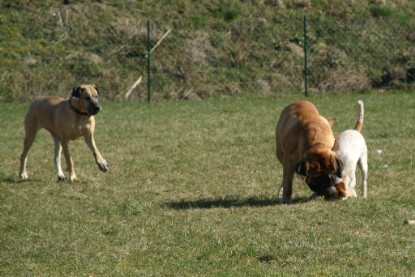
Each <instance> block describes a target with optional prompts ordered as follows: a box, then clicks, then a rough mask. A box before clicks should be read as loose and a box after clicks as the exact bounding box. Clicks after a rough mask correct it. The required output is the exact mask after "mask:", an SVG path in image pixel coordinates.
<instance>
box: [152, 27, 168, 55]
mask: <svg viewBox="0 0 415 277" xmlns="http://www.w3.org/2000/svg"><path fill="white" fill-rule="evenodd" d="M170 32H171V30H170V29H169V30H167V32H166V33H165V34H164V35H163V36H162V37H161V39H160V40H159V41H158V42H157V43H156V45H154V47H153V48H151V50H150V53H153V51H154V49H156V48H157V47H158V46H159V45H160V43H161V42H162V41H163V39H165V38H166V37H167V36H168V35H169V34H170Z"/></svg>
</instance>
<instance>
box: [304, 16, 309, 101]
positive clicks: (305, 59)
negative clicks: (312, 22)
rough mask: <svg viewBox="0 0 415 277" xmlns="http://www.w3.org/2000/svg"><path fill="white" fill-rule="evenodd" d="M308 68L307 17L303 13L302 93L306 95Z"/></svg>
mask: <svg viewBox="0 0 415 277" xmlns="http://www.w3.org/2000/svg"><path fill="white" fill-rule="evenodd" d="M307 79H308V69H307V17H306V16H305V15H304V95H305V97H308V84H307V81H308V80H307Z"/></svg>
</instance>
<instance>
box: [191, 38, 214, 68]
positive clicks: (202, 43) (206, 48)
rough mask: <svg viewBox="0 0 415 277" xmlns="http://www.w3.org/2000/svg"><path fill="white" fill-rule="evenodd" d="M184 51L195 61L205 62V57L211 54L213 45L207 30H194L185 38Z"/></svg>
mask: <svg viewBox="0 0 415 277" xmlns="http://www.w3.org/2000/svg"><path fill="white" fill-rule="evenodd" d="M184 48H185V51H186V52H187V53H188V54H189V55H190V56H191V58H192V61H193V62H195V63H205V62H206V58H207V57H209V56H212V54H213V46H212V44H211V42H210V38H209V34H208V33H207V32H203V31H199V32H195V33H194V34H193V36H192V37H190V38H188V39H186V40H185V43H184Z"/></svg>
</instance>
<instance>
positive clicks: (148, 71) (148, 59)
mask: <svg viewBox="0 0 415 277" xmlns="http://www.w3.org/2000/svg"><path fill="white" fill-rule="evenodd" d="M150 74H151V41H150V20H148V21H147V102H148V103H149V104H150V103H151V76H150Z"/></svg>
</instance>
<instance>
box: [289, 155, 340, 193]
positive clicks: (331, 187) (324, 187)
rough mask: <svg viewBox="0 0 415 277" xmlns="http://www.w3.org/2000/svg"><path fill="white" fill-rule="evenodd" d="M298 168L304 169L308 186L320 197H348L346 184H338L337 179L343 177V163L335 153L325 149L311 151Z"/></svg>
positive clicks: (303, 173)
mask: <svg viewBox="0 0 415 277" xmlns="http://www.w3.org/2000/svg"><path fill="white" fill-rule="evenodd" d="M297 168H302V169H301V170H302V172H301V173H302V175H305V176H306V179H305V181H306V183H307V185H308V186H309V187H310V189H311V190H312V191H314V192H316V193H317V194H318V195H323V196H325V197H326V198H339V197H345V196H346V195H345V186H344V184H343V185H342V183H336V179H337V178H341V176H342V171H343V163H342V162H341V160H340V159H338V158H337V157H336V153H335V152H333V151H331V150H329V149H325V148H312V149H309V150H308V151H306V153H305V154H304V162H302V163H301V165H300V166H297ZM297 170H298V169H297Z"/></svg>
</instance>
